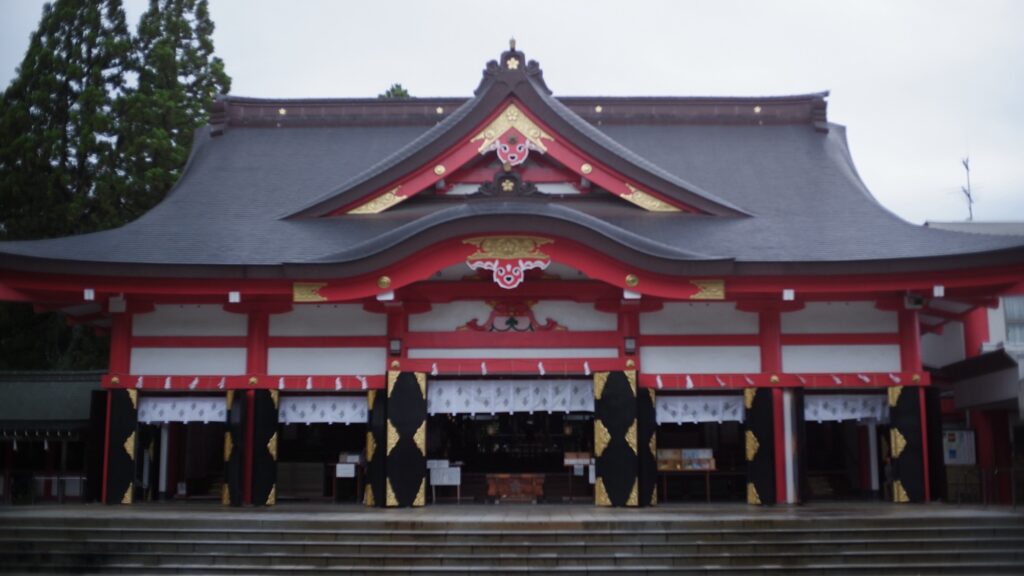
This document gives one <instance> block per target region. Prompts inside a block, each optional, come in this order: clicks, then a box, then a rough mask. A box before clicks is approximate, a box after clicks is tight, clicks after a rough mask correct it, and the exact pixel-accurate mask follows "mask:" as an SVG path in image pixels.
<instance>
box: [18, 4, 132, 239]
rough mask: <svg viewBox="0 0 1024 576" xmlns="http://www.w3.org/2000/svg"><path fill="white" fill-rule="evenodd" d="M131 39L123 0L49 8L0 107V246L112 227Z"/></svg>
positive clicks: (48, 6)
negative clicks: (118, 104) (110, 199)
mask: <svg viewBox="0 0 1024 576" xmlns="http://www.w3.org/2000/svg"><path fill="white" fill-rule="evenodd" d="M130 57H131V37H130V35H129V32H128V26H127V25H126V24H125V16H124V10H123V9H122V7H121V1H120V0H102V1H97V2H80V1H77V0H57V1H56V2H55V3H53V4H47V5H46V6H45V7H44V8H43V16H42V19H41V20H40V22H39V28H38V29H37V30H36V31H35V33H34V34H33V35H32V38H31V41H30V44H29V48H28V51H27V53H26V54H25V58H24V59H23V60H22V62H21V66H20V67H19V68H18V75H17V77H16V78H15V79H14V80H13V81H12V82H11V84H10V86H8V87H7V89H6V90H5V91H4V94H3V99H2V104H0V239H6V240H15V239H23V238H46V237H54V236H66V235H68V234H75V233H82V232H88V231H91V230H95V229H96V228H98V227H103V226H110V225H112V224H116V222H112V221H111V215H110V213H109V212H108V211H106V210H105V206H104V202H103V201H102V199H103V198H104V197H106V196H107V195H108V194H109V192H110V189H111V188H112V187H113V185H114V179H115V178H116V177H117V173H116V166H115V162H114V160H113V158H112V152H113V148H114V142H115V141H116V137H117V135H116V128H117V122H116V113H115V101H116V98H118V96H119V95H120V94H121V93H122V92H123V90H124V88H125V71H126V69H127V67H128V65H129V59H130Z"/></svg>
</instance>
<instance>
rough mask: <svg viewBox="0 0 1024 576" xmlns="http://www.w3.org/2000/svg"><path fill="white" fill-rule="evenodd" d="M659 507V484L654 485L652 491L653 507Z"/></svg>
mask: <svg viewBox="0 0 1024 576" xmlns="http://www.w3.org/2000/svg"><path fill="white" fill-rule="evenodd" d="M657 505H658V483H657V482H655V483H654V488H653V489H652V490H651V506H657Z"/></svg>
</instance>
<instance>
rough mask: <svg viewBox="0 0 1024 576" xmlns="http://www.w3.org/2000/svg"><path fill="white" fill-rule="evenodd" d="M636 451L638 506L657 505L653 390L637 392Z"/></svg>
mask: <svg viewBox="0 0 1024 576" xmlns="http://www.w3.org/2000/svg"><path fill="white" fill-rule="evenodd" d="M636 421H637V450H638V455H639V459H640V461H639V470H638V478H639V490H638V492H639V500H640V502H639V504H640V506H653V505H655V504H657V493H658V457H657V453H656V444H657V431H658V422H657V416H656V414H655V399H654V389H652V388H645V389H642V390H639V391H638V392H637V396H636Z"/></svg>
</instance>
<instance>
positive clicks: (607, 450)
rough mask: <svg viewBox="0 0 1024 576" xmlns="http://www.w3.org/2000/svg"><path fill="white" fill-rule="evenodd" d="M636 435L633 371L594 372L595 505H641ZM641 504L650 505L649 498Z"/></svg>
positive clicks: (635, 394)
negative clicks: (647, 503) (648, 503)
mask: <svg viewBox="0 0 1024 576" xmlns="http://www.w3.org/2000/svg"><path fill="white" fill-rule="evenodd" d="M638 436H639V433H638V419H637V390H636V372H635V371H628V372H623V371H616V372H597V373H595V374H594V459H595V463H596V465H597V470H596V478H597V479H596V481H595V485H594V499H595V501H596V504H597V505H598V506H639V505H640V495H639V491H640V486H639V480H640V479H639V474H638V471H639V456H638V454H639V446H638V440H639V438H638ZM648 442H649V440H648ZM644 450H648V448H647V447H646V446H645V447H644ZM648 494H649V493H648ZM644 502H645V503H646V502H649V496H648V497H646V498H645V499H644Z"/></svg>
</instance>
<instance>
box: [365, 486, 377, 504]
mask: <svg viewBox="0 0 1024 576" xmlns="http://www.w3.org/2000/svg"><path fill="white" fill-rule="evenodd" d="M363 504H364V505H366V506H376V505H377V501H376V500H374V499H373V486H372V485H370V484H367V485H366V491H365V492H363Z"/></svg>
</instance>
